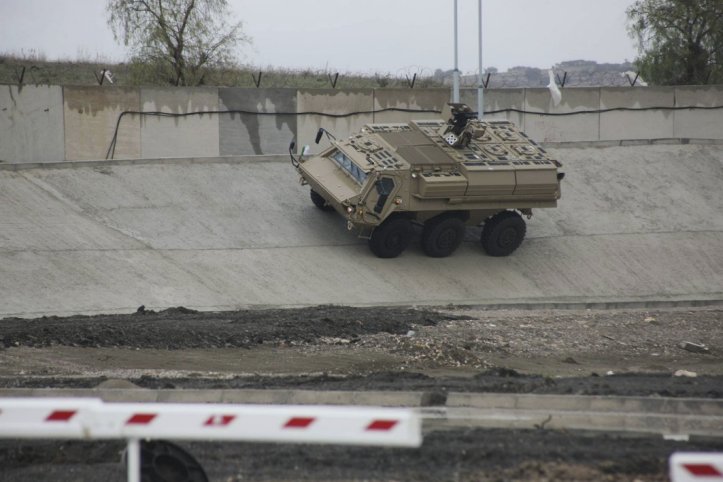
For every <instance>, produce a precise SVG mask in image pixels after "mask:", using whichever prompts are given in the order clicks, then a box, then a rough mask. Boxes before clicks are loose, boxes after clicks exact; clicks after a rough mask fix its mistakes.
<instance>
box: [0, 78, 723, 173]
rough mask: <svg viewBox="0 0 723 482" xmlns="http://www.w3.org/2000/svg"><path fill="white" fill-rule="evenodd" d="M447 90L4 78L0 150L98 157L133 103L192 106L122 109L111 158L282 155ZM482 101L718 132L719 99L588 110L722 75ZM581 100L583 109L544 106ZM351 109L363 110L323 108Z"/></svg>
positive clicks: (596, 124) (596, 126)
mask: <svg viewBox="0 0 723 482" xmlns="http://www.w3.org/2000/svg"><path fill="white" fill-rule="evenodd" d="M449 96H450V92H449V90H448V89H414V90H411V89H379V90H371V89H366V90H364V89H357V90H335V89H309V90H296V89H247V88H243V89H242V88H215V87H198V88H121V87H112V86H103V87H100V86H98V87H72V86H69V87H58V86H23V87H17V86H9V85H5V86H0V161H2V162H21V163H27V162H49V161H59V160H91V159H105V157H106V153H107V151H108V148H109V146H110V144H111V140H112V139H113V137H114V136H115V134H116V124H117V123H118V118H119V115H120V114H121V113H122V112H124V111H140V110H142V111H144V112H149V111H152V112H164V113H173V114H185V113H191V112H201V114H194V115H190V116H187V117H175V118H171V117H159V116H139V115H133V114H128V115H125V116H124V117H123V119H122V121H121V122H120V124H119V126H118V131H117V137H116V147H115V152H114V158H115V159H139V158H161V157H215V156H219V155H221V156H228V155H248V154H256V155H259V154H283V153H285V152H286V150H287V148H288V145H289V141H290V140H291V139H292V138H294V137H296V138H297V140H298V142H297V144H298V145H303V144H312V147H313V150H314V151H318V150H320V149H322V148H323V147H325V146H326V145H328V144H327V143H326V141H323V142H322V144H321V145H320V146H315V145H313V140H314V136H315V134H316V132H317V130H318V129H319V127H323V128H325V129H327V130H329V131H330V132H332V133H334V134H335V135H336V136H337V137H345V136H348V135H349V134H351V133H352V132H355V131H357V130H358V129H359V128H361V127H362V126H363V125H364V124H367V123H372V122H405V121H408V120H411V119H423V118H429V117H433V118H435V117H437V114H429V113H407V112H399V111H384V109H413V110H441V109H442V107H443V106H444V105H445V103H446V102H448V101H449ZM476 96H477V91H476V89H463V90H462V91H461V100H462V102H465V103H467V104H469V105H470V106H476V105H477V97H476ZM484 104H485V111H486V112H489V113H490V114H488V115H487V119H490V120H495V119H509V120H510V121H512V122H514V123H515V124H517V125H519V126H520V127H521V128H522V129H523V130H525V131H526V132H527V133H528V134H529V135H530V136H531V137H532V138H534V139H536V140H538V141H541V142H579V141H592V142H594V141H619V140H637V139H644V140H650V139H671V138H672V139H680V138H683V139H719V140H720V139H723V109H711V110H685V109H683V110H665V109H652V110H642V111H637V112H633V111H627V110H625V111H613V112H599V111H601V110H605V109H618V108H626V109H647V108H655V107H664V108H673V107H685V106H695V107H714V106H723V86H692V87H654V88H653V87H650V88H641V87H636V88H627V87H615V88H568V89H563V90H562V102H561V103H560V104H559V105H558V106H555V105H553V103H552V100H551V98H550V94H549V92H548V90H547V89H497V90H495V89H492V90H488V91H486V93H485V100H484ZM507 109H514V110H515V112H506V110H507ZM212 111H216V112H215V113H211V112H212ZM217 111H244V112H258V113H261V114H262V115H255V114H248V113H242V112H237V113H230V114H223V113H221V114H219V113H218V112H217ZM581 111H585V112H589V111H593V112H591V113H584V114H576V115H547V114H569V113H575V112H581ZM203 112H208V114H204V113H203ZM354 112H363V113H362V114H354V115H350V116H343V117H335V116H334V115H337V116H338V115H343V114H349V113H354ZM314 113H323V114H332V115H319V114H314Z"/></svg>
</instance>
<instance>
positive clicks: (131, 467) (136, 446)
mask: <svg viewBox="0 0 723 482" xmlns="http://www.w3.org/2000/svg"><path fill="white" fill-rule="evenodd" d="M126 455H127V457H128V468H127V470H128V482H141V442H140V440H138V439H137V438H129V439H128V448H127V453H126Z"/></svg>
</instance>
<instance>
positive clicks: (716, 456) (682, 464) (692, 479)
mask: <svg viewBox="0 0 723 482" xmlns="http://www.w3.org/2000/svg"><path fill="white" fill-rule="evenodd" d="M669 469H670V480H671V481H672V482H723V453H713V452H711V453H705V452H696V453H690V452H677V453H674V454H673V455H671V457H670V460H669Z"/></svg>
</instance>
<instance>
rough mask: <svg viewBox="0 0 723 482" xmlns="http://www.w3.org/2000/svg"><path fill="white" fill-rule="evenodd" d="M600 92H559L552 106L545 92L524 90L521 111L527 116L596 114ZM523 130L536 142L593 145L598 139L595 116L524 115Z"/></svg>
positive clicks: (580, 90) (584, 90) (597, 121)
mask: <svg viewBox="0 0 723 482" xmlns="http://www.w3.org/2000/svg"><path fill="white" fill-rule="evenodd" d="M599 108H600V89H596V88H593V89H585V88H576V89H562V101H560V104H559V105H557V106H555V105H554V104H553V102H552V98H551V96H550V91H549V90H548V89H527V90H526V91H525V109H524V110H526V111H528V112H541V113H553V114H558V113H568V112H580V111H597V110H598V109H599ZM524 118H525V119H524V130H525V132H526V133H527V135H529V136H530V137H532V138H533V139H535V140H537V141H540V142H575V141H596V140H598V138H599V135H600V116H599V114H597V113H595V114H578V115H571V116H547V115H535V114H525V116H524Z"/></svg>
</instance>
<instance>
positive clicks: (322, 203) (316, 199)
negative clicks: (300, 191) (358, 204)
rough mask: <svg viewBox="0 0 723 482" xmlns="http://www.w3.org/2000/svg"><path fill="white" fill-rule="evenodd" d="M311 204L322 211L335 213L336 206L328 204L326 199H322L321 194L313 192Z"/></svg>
mask: <svg viewBox="0 0 723 482" xmlns="http://www.w3.org/2000/svg"><path fill="white" fill-rule="evenodd" d="M311 202H313V203H314V206H316V207H317V208H319V209H321V210H322V211H333V210H334V206H332V205H330V204H329V203H328V202H326V199H324V198H323V197H322V195H321V194H319V193H318V192H316V191H314V190H313V189H312V190H311Z"/></svg>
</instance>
